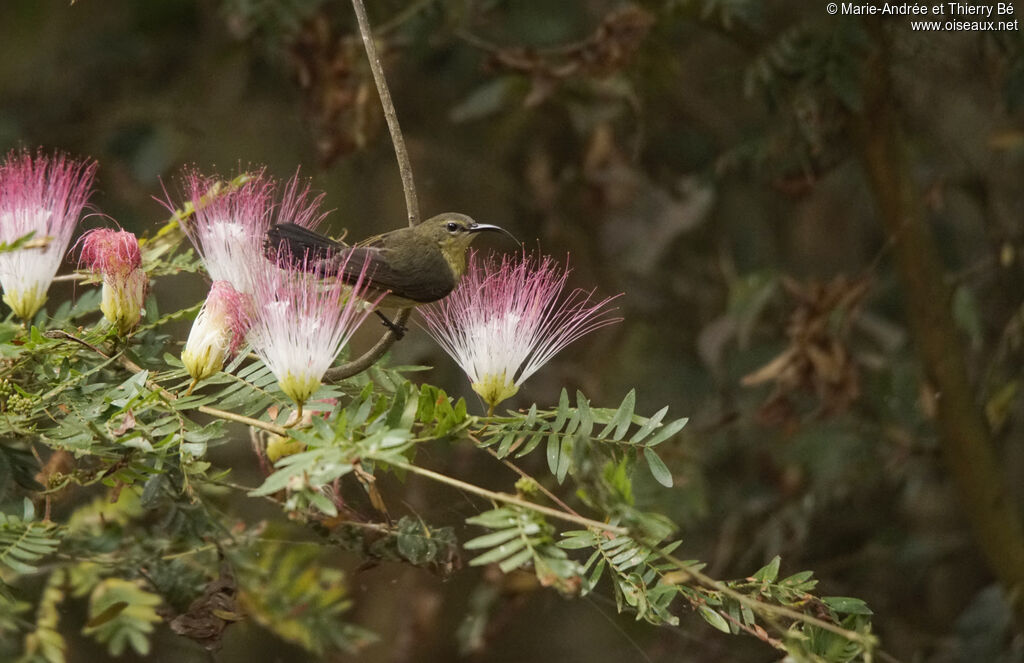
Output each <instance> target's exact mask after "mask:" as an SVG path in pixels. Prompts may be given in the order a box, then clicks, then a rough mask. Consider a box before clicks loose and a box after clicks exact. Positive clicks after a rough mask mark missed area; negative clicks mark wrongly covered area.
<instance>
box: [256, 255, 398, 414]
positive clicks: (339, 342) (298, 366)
mask: <svg viewBox="0 0 1024 663" xmlns="http://www.w3.org/2000/svg"><path fill="white" fill-rule="evenodd" d="M342 267H344V266H342ZM365 277H366V274H365V267H364V268H363V272H362V273H360V275H359V278H358V279H357V280H356V283H355V284H354V285H353V284H346V283H343V282H342V281H341V279H337V278H330V277H329V276H328V275H327V274H325V273H324V272H323V268H322V267H314V266H311V265H309V264H308V263H307V262H306V260H294V261H293V260H292V259H291V258H290V257H288V256H282V258H281V260H280V265H279V268H275V267H270V266H268V268H267V269H263V270H262V271H260V272H259V275H258V277H257V278H256V280H255V284H254V286H255V287H254V291H253V297H252V307H251V311H250V319H249V321H250V327H249V337H248V340H249V342H250V343H251V344H252V346H253V350H255V351H256V354H258V355H259V356H260V358H261V359H262V360H263V362H264V363H265V364H266V365H267V366H269V367H270V370H271V371H272V372H273V373H274V377H276V378H277V384H278V386H279V387H280V388H281V391H283V392H284V393H285V394H286V395H287V396H288V397H289V398H291V399H292V400H293V401H295V403H296V405H298V412H299V416H297V417H296V421H301V412H302V404H303V403H305V402H306V401H307V400H308V399H309V397H310V396H312V395H313V393H314V392H316V390H317V389H319V387H320V381H321V379H322V378H323V376H324V373H325V372H326V371H327V369H328V368H330V366H331V364H332V363H333V362H334V360H335V358H336V357H337V356H338V354H339V353H340V352H341V350H342V348H343V347H345V345H346V344H347V343H348V341H349V339H351V338H352V334H353V333H354V332H355V330H356V328H357V327H358V326H359V325H360V324H361V323H362V322H363V320H365V319H366V316H367V315H369V314H370V312H371V311H372V310H373V308H374V306H376V305H377V303H379V301H380V297H377V298H376V300H373V298H371V297H369V295H368V294H367V293H366V278H365ZM360 298H364V299H369V300H370V305H369V306H364V304H363V302H362V301H360Z"/></svg>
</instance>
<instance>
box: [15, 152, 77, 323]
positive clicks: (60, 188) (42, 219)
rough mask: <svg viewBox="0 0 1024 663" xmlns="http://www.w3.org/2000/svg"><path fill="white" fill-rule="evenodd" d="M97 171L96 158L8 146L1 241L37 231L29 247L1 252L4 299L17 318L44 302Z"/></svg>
mask: <svg viewBox="0 0 1024 663" xmlns="http://www.w3.org/2000/svg"><path fill="white" fill-rule="evenodd" d="M95 175H96V162H95V161H91V160H83V161H74V160H72V159H69V158H68V157H67V156H65V155H63V154H60V153H57V154H54V155H53V156H46V155H44V154H43V153H42V152H38V153H36V154H35V155H33V154H31V153H30V152H28V151H27V150H22V151H11V152H9V153H8V154H7V158H6V160H5V161H4V163H3V164H0V243H3V244H10V243H12V242H14V241H15V240H17V239H20V238H22V237H24V236H26V235H28V234H29V233H31V232H34V233H35V235H34V236H33V238H32V241H31V242H30V246H25V247H22V248H19V249H16V250H14V251H3V252H0V286H2V287H3V292H4V295H3V300H4V302H6V303H7V305H8V306H10V307H11V309H13V310H14V313H15V315H17V316H18V317H19V318H21V319H23V320H28V319H30V318H31V317H32V316H33V315H35V313H36V311H38V310H39V309H40V308H42V306H43V304H44V303H46V291H47V290H48V289H49V287H50V283H51V282H52V281H53V277H54V275H55V274H56V273H57V269H58V268H59V267H60V262H61V260H62V259H63V257H64V253H65V252H66V251H67V248H68V244H69V243H70V242H71V236H72V235H73V234H74V231H75V225H76V224H77V223H78V219H79V216H80V215H81V213H82V208H83V207H85V203H86V200H87V199H88V198H89V193H90V187H91V186H92V181H93V178H94V177H95Z"/></svg>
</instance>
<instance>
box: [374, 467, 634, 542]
mask: <svg viewBox="0 0 1024 663" xmlns="http://www.w3.org/2000/svg"><path fill="white" fill-rule="evenodd" d="M385 462H386V463H388V464H389V465H391V466H392V467H397V468H398V469H401V470H405V471H406V472H412V473H413V474H419V475H420V476H424V477H426V478H428V479H432V480H434V481H437V482H439V483H444V484H448V485H449V486H453V487H455V488H458V489H459V490H464V491H466V492H467V493H473V494H474V495H479V496H480V497H485V498H487V499H489V500H492V501H494V502H504V503H505V504H512V505H514V506H519V507H523V508H524V509H530V510H531V511H536V512H537V513H542V514H544V515H545V516H550V517H551V518H558V519H559V520H564V521H567V522H570V523H576V524H577V525H583V526H584V527H593V528H594V529H598V530H601V531H605V532H611V533H612V534H629V530H628V529H626V528H625V527H622V526H620V525H612V524H610V523H602V522H601V521H599V520H593V519H592V518H585V517H583V516H581V515H579V514H577V513H567V512H565V511H559V510H558V509H552V508H551V507H549V506H543V505H541V504H535V503H533V502H531V501H529V500H524V499H522V498H520V497H516V496H515V495H509V494H508V493H497V492H494V491H493V490H487V489H486V488H481V487H480V486H477V485H475V484H471V483H466V482H465V481H461V480H459V479H456V478H454V477H450V476H448V475H446V474H440V473H438V472H434V471H433V470H428V469H426V468H425V467H419V466H417V465H412V464H411V463H403V462H401V461H395V460H390V459H389V460H386V461H385Z"/></svg>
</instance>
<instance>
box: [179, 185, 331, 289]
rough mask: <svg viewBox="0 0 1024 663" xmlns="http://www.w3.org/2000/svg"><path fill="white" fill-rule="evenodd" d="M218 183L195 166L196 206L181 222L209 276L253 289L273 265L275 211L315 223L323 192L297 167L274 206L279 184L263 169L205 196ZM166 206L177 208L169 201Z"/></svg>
mask: <svg viewBox="0 0 1024 663" xmlns="http://www.w3.org/2000/svg"><path fill="white" fill-rule="evenodd" d="M216 184H217V180H216V179H213V178H207V177H203V176H202V175H199V174H198V173H196V172H188V173H186V174H185V189H186V193H187V195H188V196H189V197H190V198H191V202H192V204H193V206H194V207H195V212H194V213H193V215H192V216H191V217H190V218H189V219H188V220H187V221H185V222H184V223H183V225H184V229H185V233H186V234H187V235H188V238H189V239H190V240H191V241H192V245H193V246H195V248H196V251H197V252H198V253H199V255H200V257H201V258H202V259H203V264H204V265H205V266H206V271H207V273H209V275H210V278H211V279H213V280H214V281H227V282H228V283H230V284H231V286H232V287H233V288H234V289H235V290H236V291H238V292H240V293H242V294H246V295H251V294H252V293H253V289H254V287H255V279H256V277H257V276H258V274H259V273H262V272H264V271H266V270H267V269H269V268H270V263H269V262H267V261H266V260H265V259H264V241H265V238H266V235H267V230H268V229H269V228H270V226H271V223H273V222H274V221H275V217H276V220H277V221H278V222H285V221H287V222H290V223H295V224H298V225H300V226H303V227H306V228H311V229H312V228H314V227H315V226H316V225H317V224H318V223H319V222H320V221H321V220H322V219H323V218H324V216H326V214H325V213H323V212H321V211H320V204H321V202H322V200H323V194H321V195H317V196H314V195H312V194H311V193H310V187H309V185H308V184H305V185H303V184H302V183H301V181H300V180H299V176H298V173H296V174H295V176H294V177H292V179H291V180H289V181H288V182H287V183H286V184H285V185H284V191H283V193H282V195H281V201H280V203H278V204H277V205H276V206H275V203H274V198H275V195H276V188H277V184H276V182H275V181H274V180H273V179H272V178H270V177H269V176H268V175H266V173H265V171H262V170H261V171H259V172H258V173H256V174H255V175H254V176H253V177H252V178H251V179H249V180H248V181H247V182H245V183H244V184H242V185H241V186H240V187H238V188H237V189H235V190H233V191H228V192H224V193H217V194H215V195H211V196H207V194H208V193H209V192H210V190H211V188H213V187H214V186H215V185H216ZM204 197H206V198H207V199H206V200H204ZM168 207H171V208H172V209H173V206H172V205H171V204H168Z"/></svg>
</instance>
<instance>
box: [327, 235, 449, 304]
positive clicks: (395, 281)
mask: <svg viewBox="0 0 1024 663" xmlns="http://www.w3.org/2000/svg"><path fill="white" fill-rule="evenodd" d="M389 251H390V249H387V248H384V247H380V246H353V247H351V248H345V249H342V251H341V254H342V255H344V256H345V258H347V260H346V261H345V264H344V267H343V268H342V271H341V273H340V274H339V276H340V277H341V278H342V279H343V280H344V281H345V282H346V283H350V284H352V283H355V282H356V281H357V280H358V278H359V274H360V273H362V271H363V266H364V265H365V266H366V276H365V277H364V278H365V281H366V283H367V284H368V285H369V287H370V288H372V289H373V290H378V291H388V292H391V293H393V294H395V295H397V296H399V297H401V298H404V299H408V300H411V301H414V302H418V303H426V302H433V301H436V300H438V299H441V298H442V297H444V296H445V295H447V294H448V293H449V292H451V290H452V288H453V287H454V283H448V282H447V280H446V279H441V280H439V279H437V278H425V277H424V276H418V274H420V272H419V271H418V270H416V271H412V272H410V271H408V270H407V271H404V272H403V271H398V270H396V269H395V268H394V267H392V266H391V262H393V261H392V260H389V255H388V253H389ZM343 259H344V258H343Z"/></svg>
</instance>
